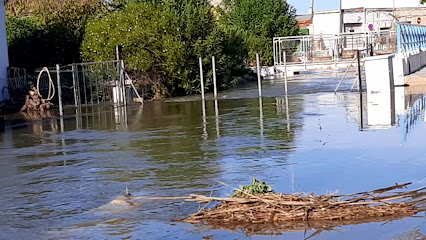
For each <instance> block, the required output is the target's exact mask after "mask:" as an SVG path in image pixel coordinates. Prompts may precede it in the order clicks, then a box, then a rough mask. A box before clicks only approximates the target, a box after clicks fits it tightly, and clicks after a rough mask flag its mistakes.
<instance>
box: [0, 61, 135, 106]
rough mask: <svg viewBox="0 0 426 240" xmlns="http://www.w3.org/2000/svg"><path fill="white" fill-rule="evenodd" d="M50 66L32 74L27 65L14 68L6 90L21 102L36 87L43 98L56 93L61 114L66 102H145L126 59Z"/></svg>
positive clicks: (116, 103)
mask: <svg viewBox="0 0 426 240" xmlns="http://www.w3.org/2000/svg"><path fill="white" fill-rule="evenodd" d="M47 70H48V71H44V72H42V71H43V70H37V71H35V72H34V74H28V73H27V72H26V71H25V70H23V69H15V68H11V69H10V71H9V76H8V80H7V87H6V88H5V89H3V91H7V92H8V94H9V96H10V101H11V102H13V103H14V104H15V105H17V106H19V105H20V106H22V105H23V104H24V103H25V100H26V95H28V94H29V91H30V90H33V89H34V88H35V89H36V90H38V92H39V93H40V95H41V96H42V98H43V99H46V98H48V96H52V94H53V98H52V99H51V100H50V102H51V103H53V104H54V105H55V106H60V107H59V108H60V113H61V114H62V106H67V105H74V106H76V107H79V106H81V105H84V104H111V105H126V104H127V103H129V102H131V101H137V102H141V103H143V99H142V97H141V95H140V94H139V92H138V90H137V89H136V87H135V85H134V83H133V80H132V79H131V78H130V76H129V75H128V74H127V73H126V71H125V70H124V62H123V61H105V62H88V63H75V64H69V65H65V66H59V65H57V66H56V67H50V68H48V69H47ZM40 72H42V73H40ZM58 78H59V79H58ZM58 83H59V84H60V88H58Z"/></svg>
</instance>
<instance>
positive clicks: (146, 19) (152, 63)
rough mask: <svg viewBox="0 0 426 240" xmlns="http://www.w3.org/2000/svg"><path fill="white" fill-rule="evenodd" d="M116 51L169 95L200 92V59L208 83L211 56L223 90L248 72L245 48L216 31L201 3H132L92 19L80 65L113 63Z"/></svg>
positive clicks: (171, 0) (183, 0) (181, 0)
mask: <svg viewBox="0 0 426 240" xmlns="http://www.w3.org/2000/svg"><path fill="white" fill-rule="evenodd" d="M116 45H120V46H122V57H123V58H124V60H125V61H126V63H127V68H130V69H133V70H135V71H145V72H148V73H154V74H156V75H158V79H160V81H161V84H162V85H163V86H164V87H165V88H166V89H167V90H168V92H169V94H171V95H185V94H191V93H194V92H199V91H200V88H199V65H198V57H199V56H202V57H203V59H204V65H205V68H204V70H205V72H206V73H207V74H206V73H205V75H206V76H207V77H208V76H211V68H210V67H209V66H211V60H210V56H212V55H214V56H215V57H216V65H217V69H218V70H217V79H218V84H219V85H220V86H221V87H222V88H225V87H228V86H230V85H231V84H232V83H235V81H234V79H235V78H234V77H235V76H239V75H241V73H242V72H243V71H244V70H245V69H246V66H245V64H244V60H245V59H246V53H245V51H244V47H243V42H242V41H241V40H239V39H238V37H236V36H233V35H227V34H225V33H224V32H223V31H221V30H220V29H219V28H218V27H217V25H216V23H215V20H214V16H213V14H212V13H211V11H210V5H208V3H207V1H205V0H164V1H159V2H141V1H132V2H130V3H128V4H127V5H126V7H125V8H124V9H122V10H121V11H114V12H112V13H109V14H106V15H104V16H101V17H99V18H97V19H93V20H92V21H90V22H89V24H88V26H87V29H86V34H85V38H84V41H83V45H82V55H83V59H84V60H87V61H104V60H108V59H113V58H114V56H115V51H114V47H115V46H116ZM210 79H211V78H210ZM209 85H211V81H210V80H208V81H207V87H209Z"/></svg>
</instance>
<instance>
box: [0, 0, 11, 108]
mask: <svg viewBox="0 0 426 240" xmlns="http://www.w3.org/2000/svg"><path fill="white" fill-rule="evenodd" d="M8 66H9V57H8V53H7V36H6V13H5V10H4V0H0V101H3V100H4V99H7V98H8V96H3V93H4V92H5V91H3V89H4V87H6V86H7V68H8Z"/></svg>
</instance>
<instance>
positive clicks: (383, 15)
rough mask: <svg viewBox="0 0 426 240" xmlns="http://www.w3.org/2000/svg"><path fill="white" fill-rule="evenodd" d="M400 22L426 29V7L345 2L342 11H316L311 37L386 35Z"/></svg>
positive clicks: (374, 0) (413, 2)
mask: <svg viewBox="0 0 426 240" xmlns="http://www.w3.org/2000/svg"><path fill="white" fill-rule="evenodd" d="M396 20H398V21H400V22H406V23H411V24H420V25H426V5H422V4H420V1H419V0H341V6H340V9H337V10H327V11H316V12H315V13H314V17H313V21H312V25H311V26H309V29H310V30H311V31H310V34H314V35H318V34H337V33H350V32H368V31H379V32H380V31H386V30H390V29H392V27H393V23H394V22H395V21H396Z"/></svg>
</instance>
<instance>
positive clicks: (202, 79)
mask: <svg viewBox="0 0 426 240" xmlns="http://www.w3.org/2000/svg"><path fill="white" fill-rule="evenodd" d="M199 62H200V82H201V99H202V100H204V75H203V60H202V59H201V57H200V58H199Z"/></svg>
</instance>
